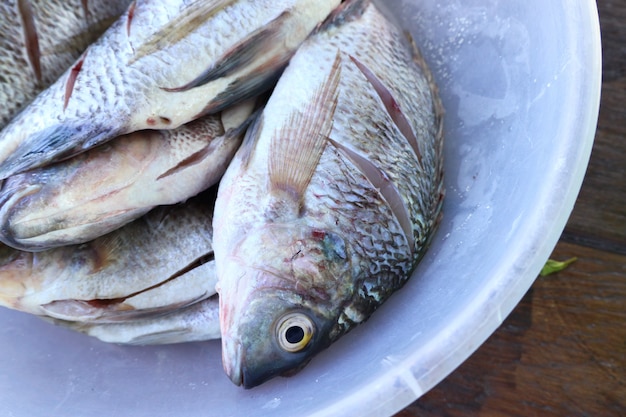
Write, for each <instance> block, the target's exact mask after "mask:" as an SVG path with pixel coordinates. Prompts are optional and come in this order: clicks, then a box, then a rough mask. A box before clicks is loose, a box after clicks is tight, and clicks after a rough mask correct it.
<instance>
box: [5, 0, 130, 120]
mask: <svg viewBox="0 0 626 417" xmlns="http://www.w3.org/2000/svg"><path fill="white" fill-rule="evenodd" d="M130 1H131V0H89V1H87V0H3V1H2V3H0V33H1V34H2V36H1V37H0V71H2V76H1V77H0V103H2V106H0V129H2V128H4V126H5V125H6V124H7V123H8V121H9V120H10V119H11V118H12V117H13V116H15V114H16V113H17V112H18V111H19V110H20V109H21V108H23V107H24V106H25V105H26V104H27V103H28V102H30V101H31V100H32V99H33V98H34V97H35V96H36V95H37V93H39V92H40V91H41V90H42V89H44V88H45V87H47V86H48V85H50V84H52V83H53V82H54V81H56V80H57V78H59V76H60V75H61V74H63V72H65V70H66V69H68V68H69V67H70V65H71V64H72V63H73V62H74V61H76V60H77V59H78V57H79V56H80V54H81V53H82V52H83V51H84V50H85V49H86V48H87V46H88V45H89V44H91V43H92V42H94V41H95V40H96V39H97V38H98V37H100V35H102V33H104V31H105V30H106V29H107V27H108V26H110V25H111V24H112V23H113V22H114V21H115V20H116V19H117V18H118V17H119V16H120V15H121V14H122V13H123V12H124V10H126V8H127V7H128V4H129V3H130Z"/></svg>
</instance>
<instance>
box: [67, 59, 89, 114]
mask: <svg viewBox="0 0 626 417" xmlns="http://www.w3.org/2000/svg"><path fill="white" fill-rule="evenodd" d="M86 55H87V53H86V52H85V54H83V56H82V57H80V59H79V60H78V62H76V63H75V64H74V66H73V67H72V69H71V70H70V75H69V76H68V78H67V84H65V103H63V110H65V109H66V108H67V105H68V103H69V102H70V97H72V92H73V91H74V84H76V79H77V78H78V74H79V73H80V70H82V69H83V62H85V56H86Z"/></svg>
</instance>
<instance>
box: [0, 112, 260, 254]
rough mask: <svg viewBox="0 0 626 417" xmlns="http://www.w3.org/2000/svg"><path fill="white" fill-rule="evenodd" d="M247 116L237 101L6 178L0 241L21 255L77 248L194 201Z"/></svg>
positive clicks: (223, 162)
mask: <svg viewBox="0 0 626 417" xmlns="http://www.w3.org/2000/svg"><path fill="white" fill-rule="evenodd" d="M253 110H254V102H244V103H242V104H240V105H236V106H234V107H233V108H230V109H228V110H225V111H224V112H222V113H220V114H218V115H209V116H205V117H203V118H201V119H198V120H196V121H193V122H191V123H189V124H187V125H183V126H181V127H180V128H178V129H175V130H169V131H165V130H161V131H150V130H144V131H139V132H134V133H130V134H128V135H125V136H121V137H118V138H115V139H114V140H112V141H110V142H109V143H107V144H105V145H103V146H100V147H96V148H94V149H91V150H89V151H87V152H84V153H82V154H80V155H77V156H75V157H73V158H70V159H68V160H65V161H60V162H58V163H56V164H52V165H48V166H45V167H43V168H38V169H35V170H32V171H27V172H24V173H21V174H17V175H14V176H12V177H9V178H7V179H6V180H5V181H4V183H3V184H2V187H1V188H0V241H2V242H3V243H5V244H6V245H9V246H11V247H13V248H16V249H20V250H26V251H42V250H46V249H50V248H53V247H59V246H66V245H73V244H79V243H84V242H87V241H90V240H93V239H95V238H97V237H99V236H102V235H104V234H106V233H109V232H112V231H113V230H115V229H117V228H119V227H121V226H123V225H124V224H126V223H129V222H131V221H133V220H135V219H136V218H138V217H140V216H141V215H143V214H145V213H147V212H148V211H149V210H151V209H152V208H154V207H155V206H157V205H166V204H175V203H178V202H181V201H184V200H186V199H188V198H190V197H193V196H195V195H197V194H198V193H200V192H201V191H204V190H205V189H207V188H209V187H210V186H212V185H214V184H215V183H217V181H218V180H219V178H220V177H221V176H222V174H223V173H224V171H225V169H226V166H227V164H228V162H229V161H230V159H231V158H232V156H233V155H234V153H235V151H236V150H237V148H238V147H239V145H240V144H241V140H242V139H243V133H244V131H245V126H246V125H247V121H248V120H249V119H250V118H251V115H252V111H253Z"/></svg>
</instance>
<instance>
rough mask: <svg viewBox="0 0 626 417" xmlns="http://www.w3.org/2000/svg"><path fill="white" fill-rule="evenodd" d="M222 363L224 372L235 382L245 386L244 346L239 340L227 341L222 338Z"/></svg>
mask: <svg viewBox="0 0 626 417" xmlns="http://www.w3.org/2000/svg"><path fill="white" fill-rule="evenodd" d="M222 364H223V366H224V372H226V375H227V376H228V378H230V380H231V381H232V382H233V384H235V385H237V386H241V385H243V386H244V387H245V383H244V381H245V378H244V373H243V369H242V364H243V346H242V345H241V343H240V342H239V341H230V342H229V341H227V340H226V338H222Z"/></svg>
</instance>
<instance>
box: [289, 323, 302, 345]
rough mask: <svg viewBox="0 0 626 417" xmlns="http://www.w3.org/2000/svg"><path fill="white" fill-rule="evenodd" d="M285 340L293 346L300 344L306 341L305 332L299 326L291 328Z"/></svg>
mask: <svg viewBox="0 0 626 417" xmlns="http://www.w3.org/2000/svg"><path fill="white" fill-rule="evenodd" d="M285 338H286V339H287V341H288V342H289V343H291V344H292V345H293V344H296V343H300V342H302V339H304V330H303V329H302V327H299V326H291V327H290V328H288V329H287V331H286V332H285Z"/></svg>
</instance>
